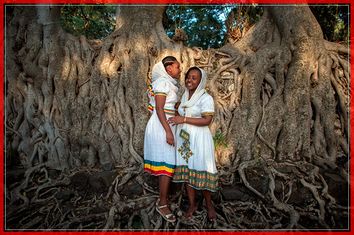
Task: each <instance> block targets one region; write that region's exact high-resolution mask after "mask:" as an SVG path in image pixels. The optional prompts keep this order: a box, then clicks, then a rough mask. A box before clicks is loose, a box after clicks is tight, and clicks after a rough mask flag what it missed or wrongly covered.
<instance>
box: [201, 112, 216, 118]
mask: <svg viewBox="0 0 354 235" xmlns="http://www.w3.org/2000/svg"><path fill="white" fill-rule="evenodd" d="M205 116H214V113H213V112H204V113H202V117H205Z"/></svg>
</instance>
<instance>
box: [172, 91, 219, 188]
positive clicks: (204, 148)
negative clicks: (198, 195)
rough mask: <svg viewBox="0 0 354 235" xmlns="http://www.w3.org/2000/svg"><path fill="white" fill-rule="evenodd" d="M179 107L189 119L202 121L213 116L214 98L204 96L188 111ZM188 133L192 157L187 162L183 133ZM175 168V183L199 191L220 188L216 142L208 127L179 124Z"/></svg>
mask: <svg viewBox="0 0 354 235" xmlns="http://www.w3.org/2000/svg"><path fill="white" fill-rule="evenodd" d="M185 109H186V110H184V108H183V107H181V106H180V107H179V108H178V113H179V114H180V115H181V116H185V111H187V117H196V118H200V117H202V116H205V115H213V114H214V101H213V98H212V97H211V96H210V95H209V94H207V93H204V94H203V95H202V96H201V97H200V99H199V100H198V101H197V102H196V103H195V104H194V105H193V106H192V107H189V108H185ZM182 129H183V130H185V131H186V132H187V133H189V149H190V151H191V152H192V155H191V156H190V157H189V158H188V156H187V158H188V160H186V154H185V153H186V151H183V148H184V147H183V144H184V142H185V139H183V138H182V137H181V136H180V133H181V130H182ZM176 138H177V148H176V155H177V159H176V169H175V174H174V177H173V181H174V182H187V183H188V184H189V185H190V186H192V187H194V188H196V189H198V190H209V191H216V190H217V188H218V179H217V169H216V163H215V156H214V142H213V137H212V135H211V132H210V130H209V127H208V126H195V125H190V124H186V123H184V124H181V125H178V127H177V131H176ZM187 155H188V154H187Z"/></svg>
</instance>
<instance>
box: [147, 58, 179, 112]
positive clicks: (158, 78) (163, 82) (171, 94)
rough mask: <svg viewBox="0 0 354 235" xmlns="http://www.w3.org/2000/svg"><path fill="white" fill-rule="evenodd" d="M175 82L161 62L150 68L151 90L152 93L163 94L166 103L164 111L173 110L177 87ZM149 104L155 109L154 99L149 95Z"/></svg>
mask: <svg viewBox="0 0 354 235" xmlns="http://www.w3.org/2000/svg"><path fill="white" fill-rule="evenodd" d="M176 84H177V80H176V79H174V78H172V77H171V76H170V75H169V74H168V73H167V72H166V70H165V67H164V66H163V64H162V62H159V63H157V64H155V65H154V67H153V68H152V83H151V86H152V90H153V93H157V92H162V93H165V94H166V95H167V96H166V102H165V106H164V108H165V109H174V105H175V104H176V102H177V99H178V97H177V92H178V87H177V86H176ZM148 96H149V104H150V105H152V107H154V109H155V107H156V102H155V97H154V96H152V95H151V94H150V93H149V95H148Z"/></svg>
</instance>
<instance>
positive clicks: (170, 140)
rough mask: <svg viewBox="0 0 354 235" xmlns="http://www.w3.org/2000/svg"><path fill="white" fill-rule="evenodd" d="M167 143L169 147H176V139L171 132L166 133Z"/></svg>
mask: <svg viewBox="0 0 354 235" xmlns="http://www.w3.org/2000/svg"><path fill="white" fill-rule="evenodd" d="M166 142H167V143H168V144H169V145H172V146H175V138H174V137H173V134H172V132H171V131H167V132H166Z"/></svg>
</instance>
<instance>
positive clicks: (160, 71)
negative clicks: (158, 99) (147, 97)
mask: <svg viewBox="0 0 354 235" xmlns="http://www.w3.org/2000/svg"><path fill="white" fill-rule="evenodd" d="M160 78H166V79H167V80H168V81H170V82H171V83H172V84H174V85H176V84H177V81H176V79H174V78H173V77H171V76H170V75H169V74H168V73H167V72H166V69H165V67H164V66H163V63H162V62H159V63H157V64H155V65H154V67H152V72H151V82H155V81H156V80H158V79H160Z"/></svg>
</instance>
